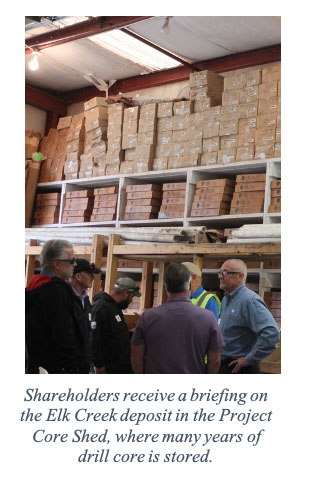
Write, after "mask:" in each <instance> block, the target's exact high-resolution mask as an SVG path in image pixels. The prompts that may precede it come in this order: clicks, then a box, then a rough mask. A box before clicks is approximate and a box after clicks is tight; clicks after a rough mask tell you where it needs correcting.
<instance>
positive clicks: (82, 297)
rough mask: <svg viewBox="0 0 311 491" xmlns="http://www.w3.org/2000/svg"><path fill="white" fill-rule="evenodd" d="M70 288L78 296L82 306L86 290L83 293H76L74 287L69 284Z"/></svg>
mask: <svg viewBox="0 0 311 491" xmlns="http://www.w3.org/2000/svg"><path fill="white" fill-rule="evenodd" d="M71 288H72V289H73V291H74V293H75V294H76V295H77V297H79V298H80V300H81V303H82V307H83V308H84V300H85V297H87V293H86V291H84V292H83V293H81V295H80V293H78V292H77V290H75V289H74V287H73V286H72V285H71Z"/></svg>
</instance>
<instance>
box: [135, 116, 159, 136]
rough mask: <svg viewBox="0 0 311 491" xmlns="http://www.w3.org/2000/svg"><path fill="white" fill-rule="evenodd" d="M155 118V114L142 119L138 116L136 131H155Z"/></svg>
mask: <svg viewBox="0 0 311 491" xmlns="http://www.w3.org/2000/svg"><path fill="white" fill-rule="evenodd" d="M156 129H157V118H156V116H148V117H147V116H146V117H145V118H144V119H142V118H140V120H139V125H138V131H139V133H147V132H149V131H156Z"/></svg>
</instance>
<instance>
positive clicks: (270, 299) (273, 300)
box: [264, 291, 281, 329]
mask: <svg viewBox="0 0 311 491" xmlns="http://www.w3.org/2000/svg"><path fill="white" fill-rule="evenodd" d="M264 301H265V302H266V304H267V307H268V309H269V310H270V312H271V314H272V315H273V317H274V319H275V321H276V323H277V325H278V327H279V329H281V291H271V292H265V293H264Z"/></svg>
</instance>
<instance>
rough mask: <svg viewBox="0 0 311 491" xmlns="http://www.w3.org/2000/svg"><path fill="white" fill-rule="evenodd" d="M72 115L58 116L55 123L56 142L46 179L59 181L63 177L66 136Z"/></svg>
mask: <svg viewBox="0 0 311 491" xmlns="http://www.w3.org/2000/svg"><path fill="white" fill-rule="evenodd" d="M71 123H72V116H66V117H65V118H60V119H59V120H58V124H57V144H56V149H55V152H54V155H53V158H52V160H51V166H50V172H49V178H48V181H61V180H63V178H64V165H65V161H66V154H67V136H68V134H69V131H70V125H71Z"/></svg>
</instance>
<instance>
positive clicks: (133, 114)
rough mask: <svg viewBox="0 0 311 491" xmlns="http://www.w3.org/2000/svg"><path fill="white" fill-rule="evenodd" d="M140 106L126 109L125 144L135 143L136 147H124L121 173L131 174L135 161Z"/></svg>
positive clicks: (124, 124)
mask: <svg viewBox="0 0 311 491" xmlns="http://www.w3.org/2000/svg"><path fill="white" fill-rule="evenodd" d="M139 114H140V106H134V107H128V108H125V109H124V115H123V129H122V137H123V138H124V146H126V147H127V146H128V145H131V144H132V143H133V142H134V143H135V146H134V147H129V148H125V149H124V154H123V155H122V157H123V161H122V162H121V165H120V174H131V173H132V172H133V167H134V163H135V155H136V145H137V144H138V137H137V133H138V122H139ZM134 135H135V136H134Z"/></svg>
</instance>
